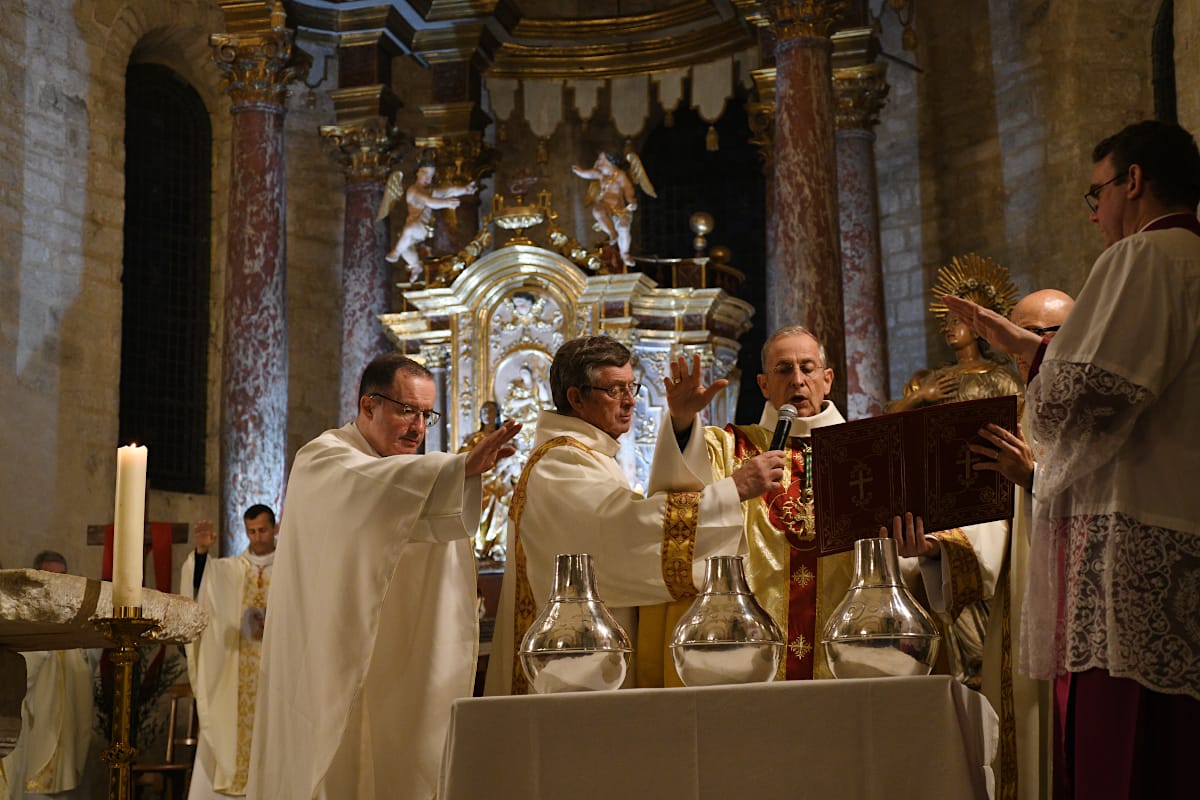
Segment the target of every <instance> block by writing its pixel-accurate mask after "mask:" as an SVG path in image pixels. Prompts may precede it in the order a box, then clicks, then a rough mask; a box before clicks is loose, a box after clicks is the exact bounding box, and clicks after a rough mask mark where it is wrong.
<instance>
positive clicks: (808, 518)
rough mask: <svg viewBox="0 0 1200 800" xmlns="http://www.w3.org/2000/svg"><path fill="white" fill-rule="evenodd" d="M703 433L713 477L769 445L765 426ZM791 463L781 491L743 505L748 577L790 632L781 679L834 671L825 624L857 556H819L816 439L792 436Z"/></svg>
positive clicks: (781, 625)
mask: <svg viewBox="0 0 1200 800" xmlns="http://www.w3.org/2000/svg"><path fill="white" fill-rule="evenodd" d="M705 437H706V440H707V444H708V447H709V461H710V463H711V464H712V467H713V473H714V478H723V477H726V476H727V475H730V474H732V473H733V472H734V471H735V470H737V469H738V467H740V466H741V464H742V462H744V461H746V460H748V459H750V458H753V457H754V456H756V455H758V454H759V453H762V452H765V451H766V450H768V449H769V448H770V438H771V432H770V431H769V430H767V429H765V428H763V427H762V426H758V425H754V426H744V427H743V426H740V425H730V426H727V427H726V428H725V429H723V430H721V429H717V428H708V429H706V431H705ZM784 452H785V456H786V458H787V462H788V469H787V470H786V471H785V472H784V476H783V481H782V486H781V488H780V489H779V490H777V491H774V492H768V493H766V494H764V495H762V496H760V497H756V498H753V499H751V500H748V501H746V502H745V503H744V504H743V508H744V509H745V514H746V540H747V546H748V548H749V553H748V555H747V557H746V578H747V580H748V582H749V584H750V589H751V591H753V592H754V595H755V597H756V598H757V599H758V602H759V603H760V604H761V605H762V606H763V608H765V609H766V611H767V613H769V614H770V615H771V617H772V618H773V619H774V620H775V622H776V624H778V625H779V629H780V630H781V631H783V632H784V637H785V639H786V644H787V648H786V651H785V656H786V657H785V659H784V663H783V664H782V665H781V667H780V674H779V676H778V677H779V678H780V679H784V678H786V679H787V680H807V679H811V678H814V677H815V678H828V677H832V676H831V675H830V673H829V670H828V667H827V666H826V664H825V656H824V648H823V647H822V646H821V644H820V634H821V628H822V627H823V625H824V623H825V620H826V619H827V618H828V616H829V614H830V612H831V611H832V610H833V608H834V607H835V606H836V605H837V604H838V603H839V602H840V601H841V599H842V596H843V595H844V594H845V593H846V590H847V589H848V588H849V586H850V575H851V571H852V566H853V554H851V553H840V554H838V555H835V556H827V557H825V558H818V555H817V541H816V527H815V524H814V520H813V491H812V488H813V487H812V481H811V475H812V445H811V443H810V440H809V439H808V438H799V437H793V438H792V439H791V440H790V441H789V443H788V445H787V447H786V448H785V451H784Z"/></svg>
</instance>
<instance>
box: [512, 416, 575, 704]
mask: <svg viewBox="0 0 1200 800" xmlns="http://www.w3.org/2000/svg"><path fill="white" fill-rule="evenodd" d="M555 447H574V448H577V449H579V450H582V451H584V452H585V453H592V454H595V452H596V451H595V450H593V449H592V448H590V447H588V446H587V445H585V444H584V443H583V442H580V441H579V440H577V439H573V438H571V437H570V436H556V437H555V438H553V439H550V440H549V441H545V442H542V444H541V445H539V446H538V447H537V449H536V450H534V451H533V452H532V453H531V454H530V455H529V460H528V461H526V462H525V468H524V469H523V470H521V477H520V478H519V479H518V480H517V485H516V487H514V488H513V493H512V500H511V502H510V503H509V506H508V518H509V519H511V520H512V523H513V524H512V538H513V540H512V542H511V547H512V561H513V564H514V565H515V566H514V569H515V570H516V572H515V574H514V575H513V579H514V580H515V581H516V584H515V586H514V588H515V597H514V598H513V656H512V657H513V664H512V688H511V689H510V690H509V691H510V693H511V694H529V682H528V681H527V680H526V679H525V670H524V669H522V668H521V640H522V639H524V638H525V633H526V631H528V630H529V626H530V625H532V624H533V620H534V617H536V616H537V603H536V602H534V599H533V589H532V587H530V585H529V573H528V572H527V571H526V569H525V548H524V547H523V546H522V545H521V512H522V511H524V510H525V499H526V492H527V489H526V487H527V486H528V484H529V476H530V474H531V473H532V472H533V468H534V466H535V465H536V464H537V462H539V461H541V459H542V456H544V455H546V453H548V452H549V451H551V450H553V449H554V448H555Z"/></svg>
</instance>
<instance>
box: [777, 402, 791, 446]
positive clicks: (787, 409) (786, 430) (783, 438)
mask: <svg viewBox="0 0 1200 800" xmlns="http://www.w3.org/2000/svg"><path fill="white" fill-rule="evenodd" d="M795 418H796V407H795V406H794V405H792V404H791V403H785V404H784V405H783V406H782V407H781V408H780V409H779V422H778V423H777V424H776V425H775V435H774V436H772V437H771V449H772V450H782V449H783V447H784V445H786V444H787V440H788V436H789V435H791V432H792V420H794V419H795Z"/></svg>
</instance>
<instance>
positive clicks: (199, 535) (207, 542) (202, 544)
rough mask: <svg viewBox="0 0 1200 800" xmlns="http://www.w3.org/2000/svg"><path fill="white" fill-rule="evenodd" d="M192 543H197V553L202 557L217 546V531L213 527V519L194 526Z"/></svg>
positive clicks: (204, 520)
mask: <svg viewBox="0 0 1200 800" xmlns="http://www.w3.org/2000/svg"><path fill="white" fill-rule="evenodd" d="M192 541H194V542H195V543H196V552H197V553H200V554H201V555H203V554H205V553H207V552H208V551H209V549H210V548H211V547H212V546H213V545H214V544H216V542H217V531H216V528H214V527H213V524H212V520H211V519H201V520H197V521H196V524H195V525H193V526H192Z"/></svg>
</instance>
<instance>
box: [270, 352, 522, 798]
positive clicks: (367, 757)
mask: <svg viewBox="0 0 1200 800" xmlns="http://www.w3.org/2000/svg"><path fill="white" fill-rule="evenodd" d="M435 400H436V397H435V389H434V380H433V376H432V375H431V374H430V373H429V371H428V370H427V369H425V367H423V366H421V365H420V364H418V363H417V362H415V361H412V360H410V359H408V358H405V357H404V356H401V355H399V354H398V353H389V354H387V355H383V356H380V357H378V358H376V359H375V360H373V361H372V362H371V363H370V364H368V365H367V368H366V370H364V372H363V376H362V380H361V382H360V384H359V400H358V416H357V417H356V418H355V420H354V421H353V422H351V423H349V424H348V425H346V426H345V427H343V428H339V429H336V430H330V431H326V432H325V433H323V434H321V435H320V436H318V437H317V438H316V439H314V440H313V441H311V442H309V443H308V444H306V445H305V446H304V447H302V448H300V451H299V452H298V453H297V454H296V460H295V463H294V465H293V467H292V472H291V476H290V477H289V479H288V486H287V507H286V509H285V511H284V514H283V530H282V533H281V534H280V541H279V548H278V550H277V552H276V557H275V565H274V575H273V576H272V586H271V615H270V617H269V618H268V621H267V626H266V633H265V636H264V638H263V647H262V672H261V677H260V683H259V695H258V710H257V715H256V717H255V722H254V739H253V744H252V752H251V757H250V782H249V787H248V791H247V794H248V796H249V797H252V798H259V799H261V800H296V798H321V799H322V800H342V798H352V797H380V798H382V797H432V796H433V794H434V791H435V789H436V786H437V779H438V772H439V770H440V766H441V757H442V742H443V739H444V738H445V734H446V728H447V726H448V724H449V720H450V705H451V703H452V701H453V700H455V699H456V698H458V697H464V696H469V695H470V693H471V686H472V682H473V680H474V674H475V652H476V647H477V644H476V643H477V639H478V627H477V626H478V621H477V618H476V615H475V598H476V592H475V559H474V556H473V555H472V552H471V537H472V536H473V535H474V534H475V532H476V531H477V530H478V528H479V516H480V508H481V487H480V478H479V476H480V475H481V474H482V473H483V472H486V471H487V470H489V469H491V468H492V467H493V466H494V465H495V464H496V460H497V459H498V458H501V457H503V456H506V455H511V453H512V448H511V447H508V446H507V442H508V441H509V440H510V439H512V437H513V436H514V435H516V433H517V432H518V431H519V430H520V428H521V426H520V425H519V424H517V423H515V422H511V421H509V422H505V423H504V424H502V425H500V426H499V427H498V428H497V429H496V430H495V431H493V432H491V433H489V434H487V435H485V436H483V437H482V438H481V439H480V440H479V441H478V442H476V444H475V446H474V447H472V448H471V450H470V452H467V453H462V454H453V455H452V454H448V453H428V454H425V455H418V454H417V453H418V451H419V450H420V448H421V444H422V442H423V440H424V438H425V432H426V430H427V428H428V426H430V425H433V424H435V423H436V422H437V420H438V413H437V412H436V411H434V410H433V408H434V405H435Z"/></svg>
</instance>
